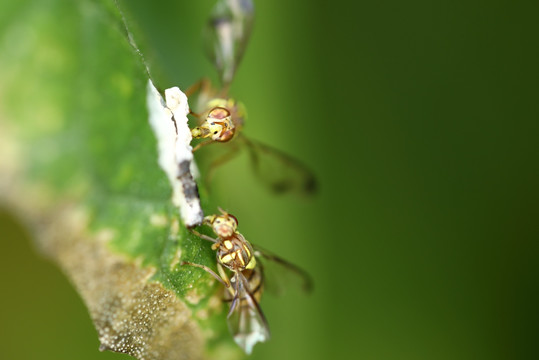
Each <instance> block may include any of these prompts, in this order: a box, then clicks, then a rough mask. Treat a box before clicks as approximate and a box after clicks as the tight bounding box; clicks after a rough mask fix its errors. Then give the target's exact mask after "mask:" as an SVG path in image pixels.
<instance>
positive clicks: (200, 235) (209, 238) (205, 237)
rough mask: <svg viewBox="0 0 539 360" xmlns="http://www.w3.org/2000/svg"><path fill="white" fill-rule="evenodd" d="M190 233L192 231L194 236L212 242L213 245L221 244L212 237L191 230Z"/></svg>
mask: <svg viewBox="0 0 539 360" xmlns="http://www.w3.org/2000/svg"><path fill="white" fill-rule="evenodd" d="M189 231H191V232H192V233H193V234H195V235H196V236H198V237H199V238H201V239H204V240H207V241H211V242H212V243H215V244H216V243H218V242H219V240H218V239H214V238H212V237H210V236H208V235H204V234H201V233H199V232H198V231H196V230H195V229H189Z"/></svg>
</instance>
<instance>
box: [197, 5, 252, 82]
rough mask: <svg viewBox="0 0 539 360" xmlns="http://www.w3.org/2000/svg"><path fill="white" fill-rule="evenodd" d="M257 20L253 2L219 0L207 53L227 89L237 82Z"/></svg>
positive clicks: (208, 34)
mask: <svg viewBox="0 0 539 360" xmlns="http://www.w3.org/2000/svg"><path fill="white" fill-rule="evenodd" d="M253 20H254V5H253V2H252V0H219V2H218V3H217V4H216V5H215V7H214V9H213V12H212V15H211V16H210V19H209V22H208V26H207V28H206V31H205V32H206V34H205V45H206V51H207V53H208V56H209V57H210V60H211V61H212V62H213V63H214V64H215V66H216V67H217V71H218V73H219V77H220V79H221V82H222V85H223V87H224V88H225V89H226V88H228V86H229V85H230V82H231V81H232V79H233V78H234V74H235V73H236V69H237V67H238V65H239V63H240V62H241V59H242V57H243V53H244V52H245V47H246V46H247V42H248V40H249V36H250V34H251V30H252V28H253Z"/></svg>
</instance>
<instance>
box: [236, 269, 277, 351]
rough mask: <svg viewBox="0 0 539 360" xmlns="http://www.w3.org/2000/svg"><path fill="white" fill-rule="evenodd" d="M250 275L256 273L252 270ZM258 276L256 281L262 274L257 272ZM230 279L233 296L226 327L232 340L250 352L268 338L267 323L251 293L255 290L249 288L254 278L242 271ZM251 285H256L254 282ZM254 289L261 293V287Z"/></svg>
mask: <svg viewBox="0 0 539 360" xmlns="http://www.w3.org/2000/svg"><path fill="white" fill-rule="evenodd" d="M250 275H256V273H254V272H252V273H251V274H250ZM258 276H259V278H258V281H261V279H262V278H261V276H262V275H261V274H260V273H259V275H258ZM231 281H232V283H233V287H234V297H233V298H232V300H231V304H230V312H229V314H228V327H229V329H230V332H231V333H232V335H233V336H234V341H235V342H236V343H237V344H238V345H239V346H240V347H241V348H242V349H243V350H244V351H245V352H246V353H247V354H250V353H251V352H252V350H253V347H254V346H255V344H256V343H258V342H264V341H266V340H268V339H269V338H270V332H269V327H268V323H267V321H266V318H265V316H264V313H262V309H260V305H259V304H258V301H257V299H256V296H255V295H254V293H253V292H254V291H255V290H254V289H251V284H252V283H253V281H254V278H253V277H250V279H248V278H246V277H245V276H244V275H243V274H242V273H235V274H234V276H233V278H232V279H231ZM255 283H257V282H255ZM253 285H255V286H256V284H253ZM258 285H260V283H258ZM256 291H258V294H261V289H259V290H256Z"/></svg>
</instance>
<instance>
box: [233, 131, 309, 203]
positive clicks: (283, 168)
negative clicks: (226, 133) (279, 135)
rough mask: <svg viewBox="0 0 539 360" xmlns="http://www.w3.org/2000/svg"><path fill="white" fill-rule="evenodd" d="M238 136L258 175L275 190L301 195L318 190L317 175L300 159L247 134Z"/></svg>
mask: <svg viewBox="0 0 539 360" xmlns="http://www.w3.org/2000/svg"><path fill="white" fill-rule="evenodd" d="M240 135H241V134H240ZM238 138H239V140H241V141H243V142H244V143H245V145H246V148H247V149H248V151H249V156H250V159H251V162H252V167H253V170H254V173H255V175H256V177H257V178H258V180H259V181H261V182H262V183H264V184H265V185H266V186H268V187H269V188H270V189H272V190H273V191H274V192H276V193H297V194H301V195H313V194H314V193H315V192H316V190H317V183H316V177H315V176H314V174H313V172H312V171H311V170H310V169H309V168H308V167H307V166H306V165H304V164H303V163H301V162H300V161H299V160H297V159H295V158H293V157H291V156H290V155H288V154H286V153H284V152H282V151H280V150H277V149H275V148H273V147H271V146H268V145H265V144H262V143H260V142H258V141H254V140H252V139H248V138H246V137H245V136H238Z"/></svg>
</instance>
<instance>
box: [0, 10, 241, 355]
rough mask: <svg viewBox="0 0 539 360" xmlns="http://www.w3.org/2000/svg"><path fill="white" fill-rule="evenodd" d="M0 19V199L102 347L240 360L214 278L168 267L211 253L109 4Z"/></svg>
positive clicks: (5, 13)
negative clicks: (79, 305)
mask: <svg viewBox="0 0 539 360" xmlns="http://www.w3.org/2000/svg"><path fill="white" fill-rule="evenodd" d="M0 14H1V15H0V30H1V32H2V34H3V36H2V38H1V40H0V64H2V66H0V78H1V79H2V81H1V83H0V98H2V104H1V105H0V154H1V155H2V156H1V159H0V174H1V175H0V193H1V195H0V201H1V202H2V203H4V204H7V206H9V207H10V208H12V209H14V211H17V212H19V213H21V214H22V216H23V217H24V218H25V219H26V221H27V222H28V223H30V224H31V225H32V226H33V228H34V230H35V231H34V232H35V235H36V238H37V240H38V244H39V246H40V248H41V249H42V250H43V251H44V252H45V253H46V254H47V255H48V256H50V257H51V258H52V259H54V260H55V261H56V262H57V263H58V264H59V265H60V266H61V267H62V268H63V269H64V271H65V272H66V274H67V275H68V276H69V277H70V279H71V280H72V281H73V283H74V285H75V286H76V288H77V289H78V291H79V292H80V294H81V296H82V298H83V300H84V301H85V303H86V305H87V306H88V309H89V311H90V314H91V316H92V319H93V321H94V323H95V326H96V328H97V331H98V335H99V339H100V341H101V343H102V346H101V348H102V349H103V350H104V349H107V350H113V351H118V352H123V353H127V354H130V355H133V356H135V357H136V358H139V359H160V360H166V359H177V358H200V357H202V356H203V355H204V354H205V356H209V357H211V356H212V354H216V353H217V351H218V353H219V355H220V356H221V357H222V356H224V355H223V354H229V355H230V356H231V357H235V356H237V355H238V354H239V349H237V347H236V346H235V345H234V343H233V342H232V340H231V337H230V335H229V334H228V330H227V329H226V321H225V316H226V311H225V308H224V304H222V303H221V302H220V301H218V295H217V294H216V292H217V289H218V286H217V284H215V281H214V280H213V279H211V278H209V277H208V276H207V275H206V274H204V273H203V272H202V271H200V270H199V269H193V268H190V267H187V268H186V267H181V266H180V265H179V261H180V258H181V257H188V258H189V259H190V261H194V262H198V263H200V264H205V265H208V266H210V267H212V266H215V254H214V252H212V251H211V249H210V247H209V246H207V244H204V243H203V241H202V240H200V239H198V238H196V237H194V236H193V235H191V234H190V233H188V232H187V231H186V229H185V228H184V226H183V225H182V224H181V222H180V218H179V215H178V209H177V208H175V207H174V206H173V205H172V203H171V201H170V199H171V187H170V184H169V182H168V179H167V176H166V175H165V173H164V172H163V171H162V169H161V168H160V167H159V165H158V162H157V157H158V155H157V143H156V138H155V135H154V133H153V132H152V129H151V127H150V124H149V122H148V113H147V109H146V87H147V81H148V77H147V74H146V69H145V67H144V65H143V63H142V62H141V59H140V56H139V55H138V54H137V53H136V52H135V51H134V50H133V48H132V47H131V46H130V44H129V42H128V41H127V39H126V37H125V32H124V29H123V28H122V26H121V23H120V22H119V17H118V12H117V10H116V8H115V5H114V3H112V2H108V1H104V2H100V3H98V2H92V1H81V2H71V1H67V0H48V1H41V0H40V1H37V0H36V1H30V0H29V1H25V2H16V3H7V4H6V3H3V4H2V5H0ZM201 279H202V280H201ZM193 284H196V286H193ZM216 300H217V301H216ZM209 329H211V330H209ZM217 349H218V350H217ZM227 356H228V355H227Z"/></svg>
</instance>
